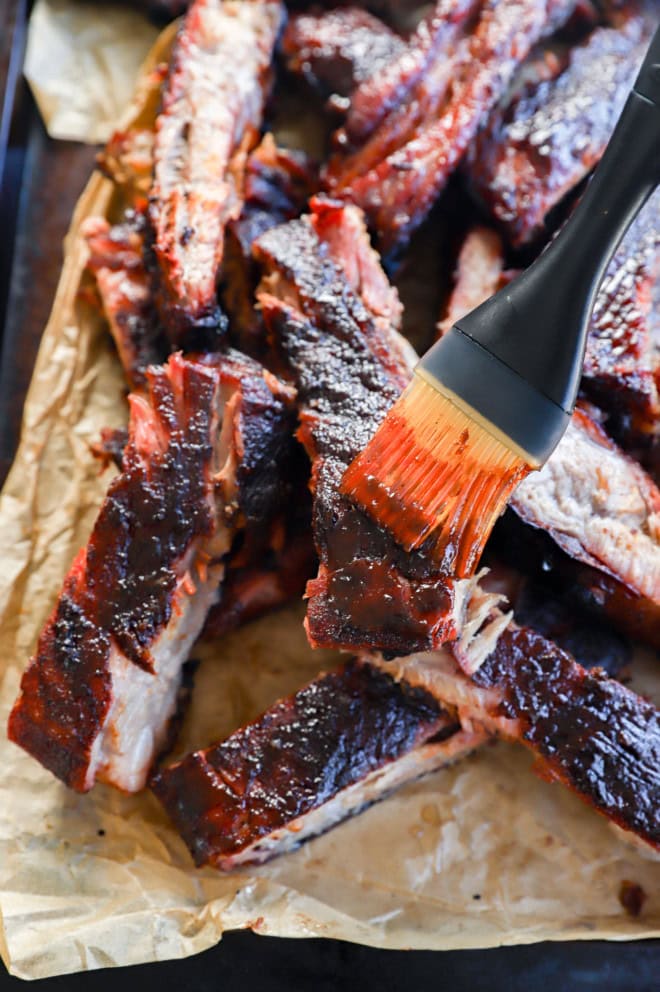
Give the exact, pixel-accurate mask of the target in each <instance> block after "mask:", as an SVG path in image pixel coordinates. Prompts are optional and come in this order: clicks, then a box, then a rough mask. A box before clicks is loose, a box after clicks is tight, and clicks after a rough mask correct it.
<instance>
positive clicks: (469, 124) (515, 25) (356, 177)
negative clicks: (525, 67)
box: [327, 0, 575, 251]
mask: <svg viewBox="0 0 660 992" xmlns="http://www.w3.org/2000/svg"><path fill="white" fill-rule="evenodd" d="M574 8H575V2H574V0H486V3H485V4H484V5H483V7H482V8H481V12H480V17H479V20H478V23H477V24H476V26H475V28H474V31H473V33H472V34H471V35H470V36H469V37H468V38H465V39H462V40H461V41H460V42H459V43H458V45H457V46H456V49H455V52H454V55H453V57H452V58H451V59H449V60H448V59H447V58H446V57H445V55H444V53H443V54H442V57H441V58H440V59H438V60H437V62H436V63H435V64H433V63H432V64H431V65H430V66H429V67H428V68H427V72H426V76H425V75H422V77H421V79H420V80H419V82H418V84H417V86H416V87H413V88H412V90H411V92H410V93H409V95H408V100H407V101H404V103H403V104H401V105H399V106H394V108H393V110H392V111H391V112H390V114H389V115H387V116H386V117H385V118H384V119H383V120H382V121H381V123H380V125H379V126H378V127H377V128H376V129H375V130H374V131H373V133H371V135H370V137H369V140H368V141H367V142H366V144H365V145H364V146H363V147H362V148H360V149H358V150H357V151H356V152H354V153H353V154H351V155H349V156H348V157H346V158H343V159H342V158H340V157H338V158H337V159H336V160H335V161H334V162H332V163H331V166H330V169H329V172H328V177H327V179H328V184H329V188H330V189H331V191H332V192H333V193H334V194H336V195H339V196H341V197H342V198H345V199H348V200H350V201H352V202H354V203H356V204H358V205H359V206H361V207H362V208H363V209H364V211H365V213H366V215H367V217H368V218H369V222H370V225H371V226H372V227H373V229H374V230H375V231H376V232H377V233H378V235H379V238H380V243H381V245H382V247H383V250H385V251H388V250H390V249H392V248H394V247H395V246H397V245H399V244H401V243H402V242H404V241H405V240H406V239H407V238H408V237H409V235H410V234H411V233H412V231H413V230H414V229H415V228H416V227H417V226H418V225H419V224H420V223H421V222H422V220H423V219H424V217H425V216H426V214H427V213H428V211H429V210H430V208H431V206H432V205H433V203H434V202H435V200H436V199H437V197H438V195H439V194H440V192H441V191H442V189H443V187H444V185H445V183H446V182H447V179H448V178H449V176H450V175H451V173H452V172H453V171H454V169H455V168H456V166H457V165H458V163H459V161H460V160H461V159H462V157H463V155H464V153H465V151H466V149H467V148H468V146H469V144H470V142H471V141H472V139H473V137H474V135H475V133H476V132H477V129H478V128H479V126H480V124H481V123H482V122H483V120H484V118H485V117H486V115H487V114H488V113H489V111H490V110H491V108H492V107H493V106H494V105H495V104H496V103H497V101H498V100H499V99H500V97H501V96H502V94H503V93H504V92H505V91H506V88H507V86H508V84H509V82H510V81H511V79H512V77H513V74H514V72H515V70H516V68H517V67H518V65H519V64H520V63H521V62H522V61H523V59H525V58H526V57H527V55H528V54H529V52H530V50H531V48H532V46H533V45H534V44H535V43H536V42H537V41H538V40H539V39H540V38H542V37H544V36H545V35H548V34H551V33H552V32H553V31H554V30H555V29H556V28H558V27H559V26H561V24H562V23H563V22H565V21H566V20H567V19H568V18H569V17H570V15H571V13H572V12H573V10H574ZM436 77H437V78H436ZM428 79H434V80H435V82H434V83H433V86H432V87H429V83H428ZM429 89H431V90H432V92H430V93H429ZM420 111H421V113H420Z"/></svg>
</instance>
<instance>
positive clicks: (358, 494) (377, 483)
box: [342, 377, 532, 577]
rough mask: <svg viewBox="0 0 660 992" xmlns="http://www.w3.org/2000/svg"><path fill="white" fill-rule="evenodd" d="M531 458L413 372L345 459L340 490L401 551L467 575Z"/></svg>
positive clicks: (461, 574)
mask: <svg viewBox="0 0 660 992" xmlns="http://www.w3.org/2000/svg"><path fill="white" fill-rule="evenodd" d="M531 467H532V466H531V465H529V464H527V462H526V461H525V460H524V459H523V458H522V457H521V454H520V452H519V451H518V450H516V451H512V450H511V449H510V448H508V447H507V445H506V443H505V441H504V440H500V439H499V438H497V437H495V436H493V435H492V434H490V433H489V432H488V431H487V430H486V428H485V427H484V426H483V425H482V424H480V423H479V422H478V421H477V420H474V419H472V418H471V417H470V416H469V415H468V414H467V413H464V412H463V410H461V409H460V408H459V407H458V406H457V405H456V404H455V403H453V402H452V401H451V400H450V399H449V398H448V397H446V396H445V395H444V394H443V393H441V392H439V391H438V390H437V389H435V388H434V387H433V386H431V385H430V384H429V383H427V382H425V381H424V380H423V379H420V378H417V377H416V378H415V380H414V381H413V383H412V384H411V385H410V386H409V387H408V388H407V389H406V390H405V392H404V393H403V394H402V396H401V397H400V399H399V400H398V401H397V403H395V405H394V406H393V407H392V409H391V410H390V412H389V414H388V415H387V417H386V418H385V420H384V421H383V423H382V424H381V426H380V427H379V429H378V430H377V432H376V434H375V435H374V437H373V438H372V439H371V441H370V442H369V444H368V445H367V447H366V448H365V450H364V451H363V452H362V453H361V454H360V455H358V457H357V458H356V459H355V460H354V461H353V463H352V464H351V465H350V466H349V468H348V469H347V471H346V474H345V475H344V478H343V480H342V490H343V492H344V493H346V495H348V496H349V497H350V498H351V500H352V501H353V502H355V503H357V504H358V505H360V506H362V507H363V508H364V509H365V510H366V511H367V512H368V513H369V514H370V515H371V516H372V517H374V518H375V519H376V520H377V521H378V522H379V523H380V524H381V526H383V527H385V528H386V529H387V530H388V531H390V533H391V534H392V535H393V537H394V538H395V539H396V541H397V542H398V543H399V544H401V545H402V546H403V547H404V548H405V549H406V550H407V551H413V550H414V549H416V548H420V547H421V546H422V545H424V550H425V552H427V553H429V554H431V555H432V556H433V558H435V559H436V560H437V561H438V563H439V565H440V567H441V568H442V570H443V571H446V572H447V573H448V574H453V575H456V576H458V577H465V576H468V575H471V574H472V572H473V571H474V569H475V568H476V566H477V564H478V561H479V558H480V557H481V552H482V551H483V547H484V544H485V543H486V540H487V539H488V535H489V534H490V532H491V530H492V528H493V525H494V523H495V520H496V519H497V517H498V516H499V515H500V513H501V512H502V510H503V509H504V506H505V504H506V502H507V500H508V498H509V496H510V495H511V493H512V491H513V489H514V488H515V487H516V486H517V485H518V483H519V482H520V481H521V480H522V479H523V478H524V477H525V476H526V475H527V474H528V472H529V471H530V470H531Z"/></svg>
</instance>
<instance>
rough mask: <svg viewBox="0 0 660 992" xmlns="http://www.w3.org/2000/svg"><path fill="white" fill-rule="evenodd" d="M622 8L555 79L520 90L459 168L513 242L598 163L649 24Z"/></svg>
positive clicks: (535, 227)
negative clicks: (616, 22) (618, 19)
mask: <svg viewBox="0 0 660 992" xmlns="http://www.w3.org/2000/svg"><path fill="white" fill-rule="evenodd" d="M634 10H635V7H631V8H630V10H629V16H627V17H626V19H625V21H624V23H623V24H622V25H621V26H619V27H616V28H605V27H601V28H596V30H594V31H593V33H592V34H591V35H590V37H589V38H588V39H587V41H586V42H585V43H584V44H583V45H578V46H576V47H575V48H573V49H572V50H571V52H570V54H569V57H568V59H569V61H568V66H567V67H566V69H565V70H564V71H563V72H562V73H560V74H559V76H558V77H557V78H555V79H550V80H546V81H542V82H541V83H540V84H539V85H538V86H536V87H531V88H528V89H527V90H524V91H523V92H522V94H519V95H518V96H517V97H516V98H515V99H514V100H513V102H512V103H511V104H510V105H509V107H508V108H506V109H505V110H504V111H503V112H502V113H496V114H495V115H494V118H493V119H492V121H491V122H490V123H489V124H488V126H487V127H486V128H485V129H484V130H483V131H482V132H481V133H480V135H479V137H478V140H477V141H476V142H475V143H474V145H473V147H472V149H471V151H470V153H469V154H468V157H467V162H466V166H467V169H468V172H469V176H470V180H471V183H472V186H473V188H474V190H475V192H476V194H477V196H478V197H479V199H480V200H481V201H482V202H483V203H484V204H485V205H486V206H487V207H488V209H489V210H490V212H491V213H492V215H493V217H494V218H495V219H496V220H497V221H498V223H499V224H501V225H502V226H503V228H504V229H505V230H506V232H507V235H508V237H509V238H510V240H511V242H512V243H513V244H514V245H520V244H523V243H525V242H527V241H530V240H531V239H532V238H534V236H535V235H536V234H538V232H539V231H540V230H542V228H543V224H544V221H545V218H546V216H547V215H548V213H549V212H550V211H551V210H552V208H553V207H554V206H556V205H557V204H558V203H559V202H560V201H561V200H562V198H563V197H564V196H565V195H566V194H567V193H568V192H569V191H570V190H571V189H573V187H575V186H576V185H577V184H578V183H579V182H580V181H581V180H582V179H583V178H584V177H585V176H586V175H587V173H588V172H590V170H591V169H592V168H593V167H594V166H595V165H596V163H597V162H598V161H599V159H600V157H601V155H602V154H603V152H604V150H605V147H606V145H607V142H608V141H609V138H610V135H611V134H612V131H613V130H614V126H615V124H616V122H617V120H618V118H619V115H620V113H621V110H622V109H623V104H624V102H625V100H626V98H627V96H628V93H629V92H630V87H631V86H632V84H633V82H634V80H635V75H636V73H637V71H638V69H639V66H640V64H641V61H642V59H643V57H644V52H645V48H646V45H647V44H648V40H649V37H650V33H651V29H652V26H653V25H652V23H649V21H648V20H646V19H645V18H644V17H642V16H641V15H640V14H639V12H637V13H633V11H634Z"/></svg>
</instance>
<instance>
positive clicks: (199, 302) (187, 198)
mask: <svg viewBox="0 0 660 992" xmlns="http://www.w3.org/2000/svg"><path fill="white" fill-rule="evenodd" d="M282 17H283V8H282V5H281V4H280V3H279V0H195V3H193V4H192V6H191V7H190V10H189V12H188V14H187V15H186V18H185V21H184V22H183V27H182V30H181V32H180V34H179V36H178V39H177V41H176V44H175V46H174V50H173V52H172V56H171V61H170V71H169V75H168V78H167V81H166V83H165V86H164V89H163V95H162V110H161V113H160V115H159V116H158V119H157V121H156V139H155V147H154V180H153V185H152V188H151V192H150V197H149V218H150V222H151V225H152V228H153V251H154V254H155V259H156V262H157V273H156V283H157V294H156V300H157V305H158V309H159V313H160V316H161V320H162V322H163V325H164V327H165V329H166V330H167V332H168V334H169V336H170V338H171V340H172V342H173V344H175V345H177V344H181V343H182V342H183V343H184V344H185V343H186V342H189V341H190V339H191V334H192V332H197V334H196V335H195V334H192V339H193V340H194V339H195V337H196V336H197V337H200V336H201V339H202V340H206V339H207V338H208V336H209V335H210V336H211V338H212V336H213V335H214V334H217V332H218V327H219V323H220V321H221V314H220V310H219V307H218V303H217V298H216V282H217V278H218V272H219V269H220V266H221V263H222V257H223V250H224V233H225V226H226V224H227V222H228V221H229V220H231V219H232V218H236V217H238V216H239V214H240V212H241V206H242V187H243V178H244V169H245V159H246V156H247V153H248V152H249V150H250V147H251V146H252V145H253V144H254V143H255V142H256V139H257V137H258V129H259V126H260V124H261V117H262V113H263V107H264V100H265V94H266V89H267V83H268V79H269V74H270V65H271V60H272V55H273V48H274V45H275V41H276V38H277V34H278V31H279V28H280V25H281V23H282ZM204 335H206V338H205V337H204Z"/></svg>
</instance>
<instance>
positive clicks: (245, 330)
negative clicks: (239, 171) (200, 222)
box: [221, 134, 318, 360]
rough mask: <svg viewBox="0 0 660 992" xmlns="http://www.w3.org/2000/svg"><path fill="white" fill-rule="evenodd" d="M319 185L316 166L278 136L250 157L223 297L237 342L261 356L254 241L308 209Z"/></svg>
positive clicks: (230, 239)
mask: <svg viewBox="0 0 660 992" xmlns="http://www.w3.org/2000/svg"><path fill="white" fill-rule="evenodd" d="M317 186H318V183H317V174H316V169H315V167H314V166H313V164H312V162H311V161H310V160H309V158H308V157H307V156H306V155H305V153H304V152H300V151H291V150H289V149H286V148H278V146H277V145H276V144H275V139H274V138H273V136H272V134H266V135H265V136H264V137H263V139H262V141H261V142H260V144H259V145H258V146H257V147H256V148H255V149H254V151H253V152H252V153H251V154H250V156H249V158H248V160H247V163H246V167H245V185H244V193H243V196H244V203H243V209H242V211H241V215H240V217H238V218H237V219H236V220H232V221H230V222H229V223H228V225H227V232H226V251H225V258H224V264H223V279H222V283H221V298H222V302H223V306H224V307H225V309H226V311H227V313H228V315H229V317H230V318H231V322H230V328H229V330H230V336H231V340H232V343H233V344H235V345H236V346H237V347H239V348H240V349H241V351H244V352H246V354H249V355H252V356H253V357H255V358H258V359H260V360H265V359H266V358H267V357H269V356H268V355H267V353H266V341H265V333H264V328H263V321H262V320H261V315H260V314H259V312H258V311H257V310H256V308H255V302H256V300H255V292H256V288H257V283H258V281H259V270H258V267H257V265H256V263H255V261H254V259H253V258H252V245H253V243H254V242H255V241H256V239H257V238H258V237H259V235H260V234H263V233H264V232H265V231H268V230H270V228H271V227H275V226H276V225H277V224H281V223H282V222H283V221H285V220H292V219H293V218H294V217H297V216H298V215H299V214H300V213H302V211H303V209H304V208H305V206H306V204H307V201H308V199H309V197H310V196H311V195H312V193H313V192H314V191H315V190H316V188H317Z"/></svg>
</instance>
